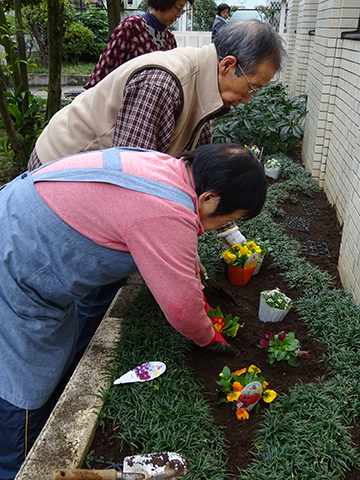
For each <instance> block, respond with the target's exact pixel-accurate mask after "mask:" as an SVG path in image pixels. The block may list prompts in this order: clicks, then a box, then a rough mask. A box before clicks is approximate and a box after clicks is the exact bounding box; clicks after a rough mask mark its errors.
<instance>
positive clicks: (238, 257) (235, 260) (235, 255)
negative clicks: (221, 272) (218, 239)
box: [222, 241, 261, 268]
mask: <svg viewBox="0 0 360 480" xmlns="http://www.w3.org/2000/svg"><path fill="white" fill-rule="evenodd" d="M259 255H261V248H260V247H259V246H258V245H256V243H255V242H254V241H250V242H246V243H245V245H242V244H241V243H239V244H237V245H233V246H232V247H231V248H229V249H227V250H225V252H223V254H222V256H223V258H224V260H225V262H226V263H230V264H231V265H234V266H235V267H239V268H251V267H252V266H255V265H256V263H257V259H258V258H259Z"/></svg>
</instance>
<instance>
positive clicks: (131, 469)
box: [53, 452, 189, 480]
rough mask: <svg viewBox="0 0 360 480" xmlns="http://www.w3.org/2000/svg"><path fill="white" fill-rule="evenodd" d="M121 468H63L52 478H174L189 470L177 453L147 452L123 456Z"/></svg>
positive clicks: (99, 479) (110, 479)
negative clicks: (119, 469) (120, 469)
mask: <svg viewBox="0 0 360 480" xmlns="http://www.w3.org/2000/svg"><path fill="white" fill-rule="evenodd" d="M122 470H123V471H122V472H118V471H117V470H114V469H112V470H86V469H84V470H82V469H78V468H63V469H58V470H55V471H54V473H53V480H63V479H67V480H92V479H93V480H118V479H124V480H145V479H149V480H175V479H177V478H182V477H183V476H184V475H185V474H186V473H188V472H189V462H188V461H187V459H186V458H185V457H183V456H182V455H179V454H178V453H172V452H163V453H149V454H146V455H134V456H132V457H125V458H124V462H123V469H122Z"/></svg>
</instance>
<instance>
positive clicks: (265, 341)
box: [260, 338, 269, 348]
mask: <svg viewBox="0 0 360 480" xmlns="http://www.w3.org/2000/svg"><path fill="white" fill-rule="evenodd" d="M260 345H261V346H262V348H268V346H269V340H268V339H266V338H263V339H262V340H260Z"/></svg>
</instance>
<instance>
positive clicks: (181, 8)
mask: <svg viewBox="0 0 360 480" xmlns="http://www.w3.org/2000/svg"><path fill="white" fill-rule="evenodd" d="M174 8H175V9H176V11H177V14H176V16H178V15H179V16H181V15H184V13H186V8H184V7H177V6H176V5H174Z"/></svg>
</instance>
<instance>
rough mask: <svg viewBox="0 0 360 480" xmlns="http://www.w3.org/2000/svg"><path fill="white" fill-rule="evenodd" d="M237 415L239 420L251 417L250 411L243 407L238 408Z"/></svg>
mask: <svg viewBox="0 0 360 480" xmlns="http://www.w3.org/2000/svg"><path fill="white" fill-rule="evenodd" d="M236 416H237V419H238V420H247V419H248V418H249V413H248V412H247V411H246V410H244V409H243V408H239V409H238V410H236Z"/></svg>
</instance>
